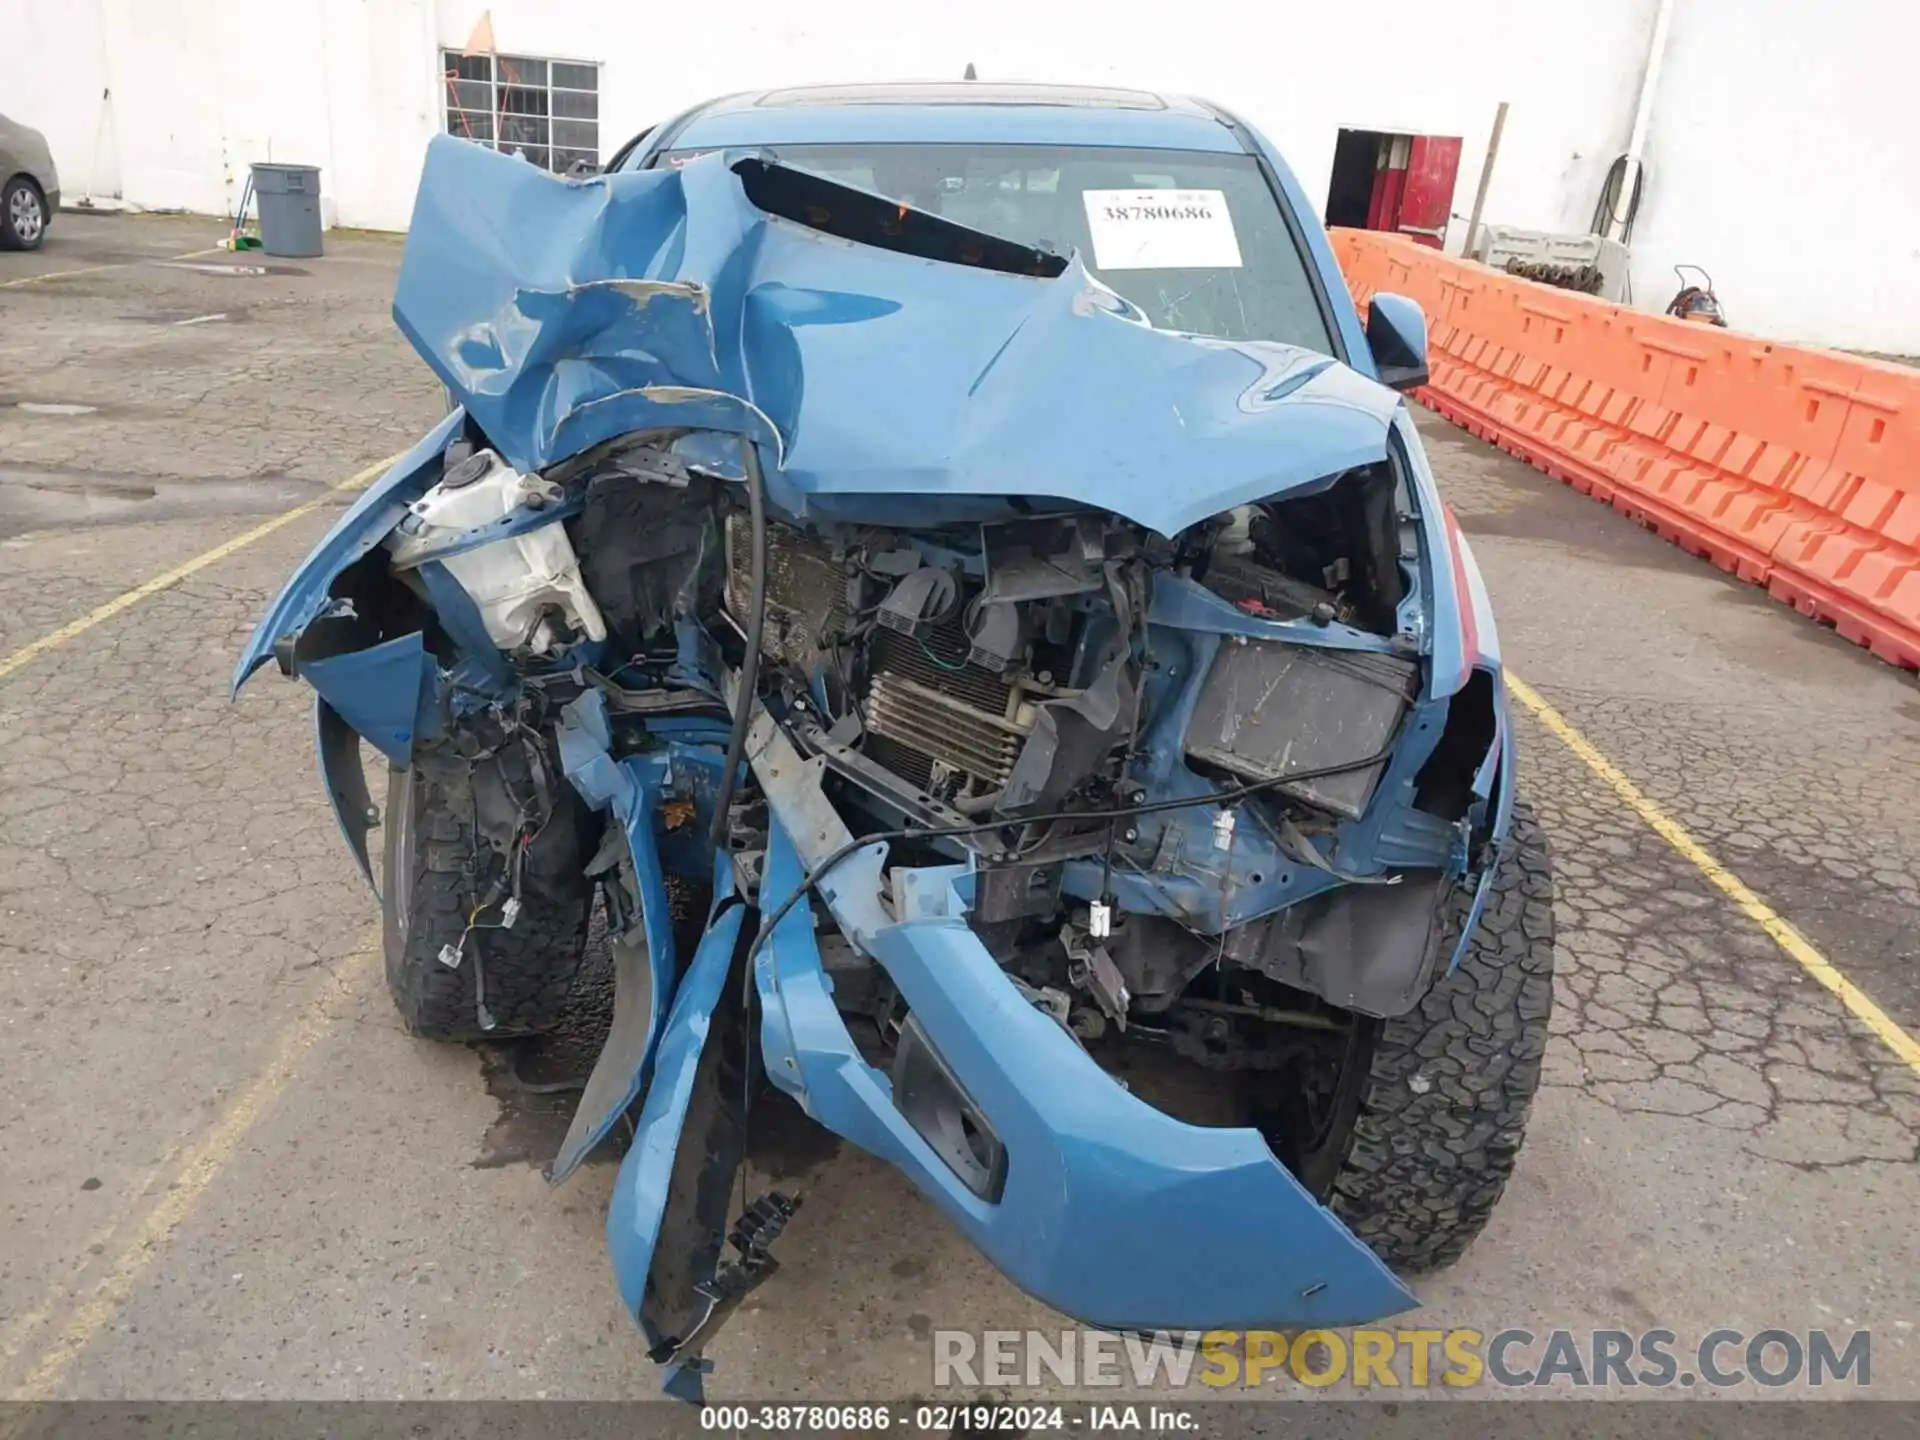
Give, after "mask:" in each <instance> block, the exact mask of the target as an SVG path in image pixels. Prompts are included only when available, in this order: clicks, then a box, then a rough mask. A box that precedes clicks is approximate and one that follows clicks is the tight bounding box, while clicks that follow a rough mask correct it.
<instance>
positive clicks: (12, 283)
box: [0, 245, 227, 290]
mask: <svg viewBox="0 0 1920 1440" xmlns="http://www.w3.org/2000/svg"><path fill="white" fill-rule="evenodd" d="M226 253H227V252H226V251H224V250H222V249H221V248H220V247H219V246H218V245H215V246H213V247H212V248H211V249H208V250H189V251H188V252H187V253H186V254H184V255H153V256H146V255H143V256H141V257H140V258H139V259H138V260H115V261H114V262H113V263H112V264H110V265H82V266H81V267H80V268H79V269H77V270H49V271H47V272H46V274H44V275H22V276H21V277H20V278H19V279H18V280H0V290H13V289H17V288H18V287H19V286H22V285H38V284H39V283H40V282H41V281H42V280H66V279H69V278H71V277H72V276H75V275H97V274H99V273H100V272H101V271H102V270H126V269H130V268H131V267H133V266H135V265H153V264H161V263H164V262H166V261H168V260H198V259H200V258H201V256H203V255H224V254H226Z"/></svg>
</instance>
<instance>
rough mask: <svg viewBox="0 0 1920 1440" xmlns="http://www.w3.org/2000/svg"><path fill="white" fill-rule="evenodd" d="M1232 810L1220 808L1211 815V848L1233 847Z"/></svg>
mask: <svg viewBox="0 0 1920 1440" xmlns="http://www.w3.org/2000/svg"><path fill="white" fill-rule="evenodd" d="M1233 826H1234V812H1233V811H1231V810H1222V811H1221V812H1220V813H1219V814H1218V815H1216V816H1214V817H1213V848H1214V849H1216V850H1231V849H1233Z"/></svg>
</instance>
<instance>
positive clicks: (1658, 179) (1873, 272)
mask: <svg viewBox="0 0 1920 1440" xmlns="http://www.w3.org/2000/svg"><path fill="white" fill-rule="evenodd" d="M1654 8H1655V0H1592V3H1589V4H1586V5H1583V6H1571V5H1568V6H1561V5H1540V4H1538V3H1536V0H1454V3H1452V4H1440V3H1436V0H1371V3H1369V4H1367V5H1364V6H1359V7H1356V6H1353V5H1342V4H1337V3H1334V4H1329V3H1328V0H1270V3H1268V4H1266V5H1264V6H1252V5H1248V4H1246V3H1244V0H1182V3H1180V4H1178V5H1168V4H1167V3H1165V0H1155V3H1152V4H1149V3H1146V0H1108V3H1104V4H1100V5H1088V4H1082V5H1078V6H1074V5H1066V4H1061V3H1058V0H1056V3H1054V4H1052V5H1036V4H1033V3H1032V0H975V3H973V4H971V5H969V6H964V7H963V6H945V5H914V4H902V3H900V0H809V3H807V4H805V5H794V4H790V3H780V4H775V3H772V0H727V3H719V4H714V5H711V6H709V7H707V8H706V9H704V10H703V9H701V8H700V7H697V6H685V7H679V8H676V9H673V10H671V11H670V12H666V13H664V14H663V12H662V11H661V9H660V8H659V7H658V6H650V5H636V4H629V3H625V0H272V3H268V4H262V3H260V0H0V66H3V67H4V73H6V74H7V75H8V77H9V82H8V88H7V91H6V93H5V94H4V95H3V96H0V106H4V108H5V110H6V112H7V113H8V114H10V115H12V116H13V117H14V118H16V119H20V120H24V121H26V122H28V123H30V124H34V125H37V126H39V127H40V128H41V129H43V130H44V131H46V133H47V135H48V138H49V140H50V141H51V142H52V145H53V149H54V154H55V158H56V160H57V161H58V163H59V165H60V169H61V174H62V180H63V183H64V185H65V187H66V192H67V195H68V197H69V198H76V199H77V198H79V197H80V196H81V195H83V194H84V193H86V192H87V191H88V190H89V189H91V190H92V191H93V193H95V194H96V195H100V196H103V197H107V196H114V195H120V196H124V198H125V199H126V200H127V201H129V202H131V203H133V204H136V205H139V206H143V207H147V208H183V209H190V210H200V211H207V212H219V211H222V210H226V209H229V208H230V207H231V206H232V204H233V203H234V202H235V201H236V200H237V199H238V195H239V187H240V183H241V182H242V181H243V180H244V178H245V165H246V162H247V161H249V160H255V159H266V158H272V159H275V160H281V161H290V162H298V163H306V164H314V165H318V166H320V167H321V169H322V171H323V172H324V178H323V184H324V199H325V209H326V212H327V215H328V218H329V219H330V220H337V222H338V223H341V224H347V225H358V226H368V227H373V228H396V229H397V228H401V227H404V226H405V224H406V223H407V219H408V216H409V214H410V211H411V206H412V196H413V188H414V183H415V179H416V176H417V173H418V169H419V164H420V158H421V153H422V151H423V150H424V148H425V145H426V142H427V139H428V137H429V136H431V135H432V134H433V133H434V132H435V131H436V130H437V129H438V128H439V126H440V116H441V105H442V100H441V88H442V87H441V83H440V77H439V67H440V61H439V53H438V52H439V49H440V47H441V46H447V47H451V48H459V47H460V46H462V45H463V44H464V43H465V42H466V40H467V38H468V37H469V35H471V33H472V32H473V28H474V25H475V23H476V22H477V21H478V20H480V19H481V17H482V16H483V15H489V16H490V18H491V23H492V29H493V34H494V39H495V45H496V48H498V49H499V50H500V51H502V52H503V53H520V54H531V55H541V56H548V57H557V58H562V59H574V60H588V61H595V62H598V63H599V64H600V65H601V67H602V69H601V147H602V151H603V154H611V153H612V151H613V150H614V149H615V148H617V147H618V146H619V145H620V144H621V143H622V142H623V141H624V140H626V139H627V138H628V137H629V136H630V135H632V134H633V133H634V132H636V131H638V130H640V129H642V128H644V127H645V126H647V125H650V124H652V123H654V122H656V121H659V120H663V119H665V118H667V117H668V116H670V115H672V114H674V113H676V112H677V111H679V110H681V109H684V108H685V107H686V106H688V105H691V104H694V103H696V102H698V101H700V100H702V99H705V98H707V97H709V96H712V95H715V94H719V93H723V92H726V91H731V90H742V89H752V88H757V87H762V86H771V85H785V84H795V83H807V82H817V81H861V80H885V79H901V78H943V79H950V78H957V77H958V76H959V75H960V74H961V72H962V71H963V70H964V69H965V67H966V65H967V64H968V63H969V62H971V63H973V64H974V65H975V66H976V68H977V69H978V71H979V73H980V74H981V75H982V76H983V77H986V78H989V79H1045V80H1059V81H1079V82H1097V83H1109V84H1122V85H1136V86H1142V87H1147V88H1155V89H1167V90H1176V91H1186V92H1190V93H1197V94H1201V95H1205V96H1208V97H1210V98H1213V99H1217V100H1219V101H1222V102H1223V103H1226V104H1228V105H1230V106H1232V107H1233V108H1235V109H1237V110H1239V111H1241V112H1242V113H1243V114H1244V115H1246V117H1247V118H1248V119H1250V120H1251V121H1253V122H1254V123H1255V124H1256V125H1258V126H1259V127H1260V128H1261V129H1262V130H1264V131H1266V132H1267V133H1268V134H1269V135H1270V136H1271V137H1272V138H1273V139H1274V141H1275V142H1276V143H1277V144H1278V145H1279V147H1280V148H1281V150H1282V151H1283V152H1284V153H1285V154H1286V156H1287V158H1288V160H1289V162H1290V163H1291V164H1292V166H1293V168H1294V170H1295V171H1296V173H1297V174H1298V175H1299V176H1300V179H1301V183H1302V184H1303V186H1304V187H1305V189H1306V192H1307V194H1308V196H1309V197H1310V198H1311V199H1312V200H1313V202H1314V203H1315V204H1316V205H1319V204H1321V203H1322V202H1323V201H1324V198H1325V194H1326V188H1327V181H1328V178H1329V170H1330V167H1331V164H1332V159H1333V150H1334V141H1335V136H1336V134H1337V132H1338V130H1339V129H1340V128H1341V127H1342V126H1351V127H1357V128H1365V129H1378V130H1404V131H1410V132H1417V133H1429V134H1451V135H1459V136H1461V137H1462V139H1463V140H1464V142H1465V143H1464V150H1463V155H1462V161H1461V167H1460V175H1459V182H1458V188H1457V191H1456V194H1455V197H1454V210H1455V212H1456V214H1457V215H1460V216H1462V217H1464V214H1465V212H1466V211H1467V210H1468V209H1469V208H1470V205H1471V202H1472V196H1473V191H1474V187H1475V184H1476V183H1477V181H1478V178H1479V169H1480V163H1481V157H1482V156H1483V155H1484V153H1485V149H1486V143H1487V135H1488V131H1489V129H1490V127H1491V124H1492V119H1493V111H1494V107H1495V105H1496V103H1497V102H1498V101H1500V100H1502V99H1504V100H1507V101H1509V102H1510V103H1511V111H1510V114H1509V117H1508V122H1507V128H1506V133H1505V137H1504V139H1503V142H1502V149H1501V155H1500V159H1499V164H1498V165H1497V167H1496V170H1495V174H1494V178H1493V185H1492V191H1491V194H1490V196H1489V199H1488V204H1487V211H1486V214H1487V218H1488V219H1490V220H1497V221H1503V222H1506V223H1509V224H1516V225H1524V226H1530V227H1537V228H1542V229H1556V230H1573V231H1584V230H1585V229H1586V227H1587V223H1588V220H1589V219H1590V217H1591V215H1592V213H1593V208H1594V202H1595V199H1596V196H1597V191H1598V188H1599V185H1600V182H1601V178H1602V175H1603V173H1604V171H1605V169H1606V166H1607V164H1608V162H1609V161H1610V160H1611V159H1612V158H1613V156H1614V155H1616V154H1617V153H1618V152H1619V150H1620V149H1621V148H1622V147H1623V146H1624V144H1625V142H1626V137H1627V130H1628V126H1629V123H1630V121H1631V117H1632V110H1633V104H1634V99H1635V96H1636V94H1637V90H1638V85H1639V81H1640V76H1641V73H1642V69H1643V66H1644V64H1645V59H1646V47H1647V43H1648V36H1649V32H1650V30H1651V25H1652V16H1653V12H1654ZM1916 17H1920V9H1915V8H1913V7H1911V5H1910V0H1824V3H1822V4H1821V5H1820V6H1818V7H1812V6H1808V5H1806V4H1805V0H1675V18H1674V24H1673V31H1672V39H1671V43H1670V46H1669V50H1668V55H1667V63H1666V66H1665V69H1664V72H1663V75H1662V79H1661V83H1660V86H1659V91H1658V96H1657V103H1656V106H1655V110H1654V115H1653V130H1652V140H1651V143H1650V146H1649V149H1648V153H1647V157H1646V158H1647V164H1648V171H1649V173H1648V184H1647V198H1646V202H1645V204H1644V205H1643V207H1642V210H1641V213H1640V217H1639V222H1638V225H1637V227H1636V230H1635V235H1634V267H1633V269H1634V288H1635V293H1636V296H1637V297H1638V299H1639V301H1640V303H1641V304H1643V305H1651V306H1654V307H1658V306H1659V305H1661V304H1663V303H1664V302H1665V300H1666V299H1667V297H1668V296H1670V295H1671V294H1672V292H1673V290H1674V289H1675V288H1676V287H1677V283H1678V282H1677V281H1675V280H1674V279H1673V276H1672V272H1671V269H1670V267H1671V265H1672V263H1673V262H1674V261H1676V260H1686V261H1694V262H1697V263H1700V264H1703V265H1705V266H1707V267H1708V269H1709V270H1711V272H1712V273H1713V276H1714V279H1715V281H1716V284H1717V286H1718V289H1719V293H1720V295H1721V298H1722V300H1723V302H1724V303H1725V304H1726V306H1727V307H1728V309H1729V311H1730V312H1731V314H1732V316H1733V318H1734V320H1735V322H1736V324H1738V325H1739V326H1740V327H1742V328H1745V329H1750V330H1754V331H1757V332H1760V333H1765V334H1772V335H1778V336H1780V337H1782V338H1788V339H1811V340H1817V341H1822V342H1825V343H1830V344H1840V345H1848V346H1853V347H1858V348H1871V349H1881V350H1892V351H1899V352H1905V353H1915V352H1920V306H1916V305H1915V304H1914V303H1913V301H1912V297H1913V296H1914V295H1915V294H1917V293H1920V241H1916V240H1915V239H1914V238H1913V237H1915V236H1916V235H1920V181H1916V180H1915V178H1914V177H1916V176H1920V131H1916V129H1915V127H1913V126H1912V125H1911V124H1910V123H1907V122H1906V120H1905V117H1904V116H1903V115H1901V114H1900V113H1899V107H1902V106H1903V105H1904V103H1905V86H1906V83H1907V82H1906V77H1905V73H1904V72H1905V70H1906V69H1907V67H1908V65H1909V58H1908V57H1910V56H1911V54H1912V53H1913V50H1914V47H1915V42H1916V40H1920V18H1916ZM15 56H24V57H26V63H24V64H16V63H12V62H11V60H10V59H9V58H8V57H15ZM103 92H105V93H106V94H107V95H108V96H110V98H109V99H103ZM1464 228H1465V227H1464V218H1462V220H1461V221H1460V222H1459V223H1456V225H1455V227H1454V234H1453V237H1452V238H1453V243H1454V245H1455V246H1456V247H1457V246H1458V244H1459V243H1460V240H1461V239H1462V238H1463V235H1462V232H1463V231H1464Z"/></svg>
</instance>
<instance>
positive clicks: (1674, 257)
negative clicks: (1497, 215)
mask: <svg viewBox="0 0 1920 1440" xmlns="http://www.w3.org/2000/svg"><path fill="white" fill-rule="evenodd" d="M1916 53H1920V6H1916V5H1915V4H1914V3H1913V0H1821V3H1819V4H1817V5H1815V4H1810V3H1808V0H1675V4H1674V12H1673V32H1672V36H1671V39H1670V41H1669V44H1668V49H1667V61H1666V66H1665V69H1664V70H1663V71H1662V73H1661V77H1660V84H1659V87H1658V90H1657V92H1656V95H1655V98H1654V111H1653V127H1652V135H1651V139H1650V141H1649V144H1648V147H1647V157H1646V159H1647V167H1648V177H1647V189H1646V200H1645V202H1644V204H1643V205H1642V207H1641V210H1640V217H1639V222H1638V223H1637V224H1636V225H1635V227H1634V233H1633V261H1632V271H1633V288H1634V296H1635V299H1636V301H1637V302H1638V303H1639V304H1640V305H1642V306H1652V307H1653V308H1659V307H1661V306H1663V305H1664V304H1665V303H1666V302H1667V300H1668V299H1670V298H1671V297H1672V296H1673V294H1674V292H1675V291H1676V290H1678V289H1679V284H1680V282H1679V281H1678V280H1677V279H1676V278H1675V276H1674V273H1673V269H1672V267H1673V265H1674V264H1675V263H1676V262H1682V261H1684V262H1689V263H1692V264H1697V265H1704V266H1705V267H1706V268H1707V269H1708V270H1709V271H1710V272H1712V275H1713V279H1714V284H1715V287H1716V290H1717V293H1718V294H1719V296H1720V301H1721V304H1722V305H1723V306H1724V307H1725V309H1726V311H1727V315H1728V319H1729V321H1730V323H1731V324H1732V325H1733V326H1734V327H1735V328H1736V329H1740V330H1745V331H1749V332H1751V333H1754V334H1758V335H1768V336H1774V337H1777V338H1779V339H1783V340H1808V341H1813V342H1816V343H1820V344H1827V345H1840V346H1845V347H1847V348H1849V349H1855V350H1878V351H1887V352H1891V353H1894V354H1900V355H1920V126H1917V125H1916V124H1915V122H1914V118H1913V89H1914V84H1915V79H1914V75H1913V65H1914V56H1915V55H1916ZM1502 163H1503V164H1504V161H1503V162H1502Z"/></svg>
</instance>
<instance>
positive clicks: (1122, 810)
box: [746, 741, 1394, 974]
mask: <svg viewBox="0 0 1920 1440" xmlns="http://www.w3.org/2000/svg"><path fill="white" fill-rule="evenodd" d="M1393 749H1394V746H1393V742H1391V741H1389V742H1388V743H1387V744H1386V745H1385V746H1384V747H1382V748H1381V749H1380V750H1377V751H1375V752H1374V753H1373V754H1371V755H1368V756H1366V757H1365V758H1363V759H1360V760H1347V761H1343V762H1342V763H1340V764H1338V765H1319V766H1315V767H1314V768H1313V769H1311V770H1294V771H1290V772H1289V773H1287V774H1285V775H1279V776H1275V777H1273V778H1272V779H1268V780H1256V781H1253V782H1251V783H1250V784H1246V785H1236V786H1233V787H1232V788H1230V789H1226V790H1212V791H1209V792H1207V793H1206V794H1205V795H1188V796H1183V797H1180V798H1177V799H1172V800H1150V801H1143V802H1140V803H1138V804H1132V805H1119V806H1114V807H1111V808H1109V809H1105V810H1056V811H1053V812H1051V813H1049V814H1045V815H1031V816H1023V817H1021V823H1023V824H1030V825H1041V824H1049V823H1052V822H1055V821H1060V820H1081V821H1086V820H1095V821H1098V820H1104V821H1108V822H1112V821H1115V820H1131V819H1133V818H1135V817H1137V816H1141V815H1160V814H1165V813H1166V812H1168V811H1170V810H1191V809H1196V808H1198V807H1200V806H1202V805H1233V804H1237V803H1239V802H1240V801H1242V800H1245V799H1247V798H1248V797H1250V796H1253V795H1260V794H1264V793H1265V792H1266V791H1268V790H1273V789H1276V788H1278V787H1279V786H1282V785H1297V784H1300V783H1301V782H1303V781H1307V780H1321V779H1325V778H1326V777H1327V776H1329V775H1345V774H1348V773H1350V772H1352V771H1355V770H1366V769H1369V768H1371V767H1372V766H1375V765H1378V764H1381V763H1382V762H1384V761H1386V760H1387V759H1389V758H1390V757H1391V756H1392V754H1393ZM1004 828H1005V823H1004V822H1001V821H991V820H990V821H986V822H983V823H980V824H975V825H929V826H919V825H908V826H904V827H902V828H900V829H898V830H880V831H875V832H874V833H872V834H869V835H861V836H858V837H857V838H855V839H852V840H849V841H847V843H846V844H844V845H842V846H840V847H839V848H838V849H837V850H834V851H833V852H832V853H831V854H829V855H827V856H826V858H825V859H823V860H821V861H820V862H819V863H818V864H817V865H815V866H813V867H812V868H811V869H810V870H808V871H807V873H806V874H805V875H803V876H802V877H801V878H800V884H799V885H798V886H797V887H796V888H795V889H794V892H793V893H792V894H791V895H789V896H787V898H786V899H785V900H782V901H781V902H780V903H779V904H778V905H777V906H775V907H774V910H773V913H772V914H771V915H769V916H768V917H767V918H766V920H765V921H764V922H763V923H762V924H761V926H760V932H759V933H758V934H757V935H755V936H754V937H753V944H752V946H751V947H750V948H749V949H748V951H747V958H746V968H747V973H748V974H751V973H752V972H753V962H754V959H755V957H757V956H758V955H759V953H760V951H761V950H762V949H763V948H764V947H765V945H766V943H767V940H768V938H769V937H770V936H771V935H772V934H773V932H774V930H775V928H776V927H778V925H779V924H780V922H781V921H782V920H784V919H786V917H787V914H788V912H789V911H791V910H792V909H793V907H794V906H795V905H796V904H798V903H799V900H800V897H801V896H803V895H808V894H811V893H812V891H813V888H814V887H815V886H816V885H818V884H819V883H820V882H821V881H822V880H823V879H825V878H826V876H827V873H828V872H829V871H831V870H832V869H833V867H834V866H836V865H838V864H839V863H840V862H841V861H842V860H845V859H846V858H847V857H848V856H849V855H852V854H853V853H854V852H855V851H858V850H864V849H865V848H866V847H867V846H869V845H874V844H878V843H880V842H882V841H893V840H942V839H956V838H959V837H961V836H965V835H979V834H982V833H984V832H986V831H989V830H1001V829H1004Z"/></svg>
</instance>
